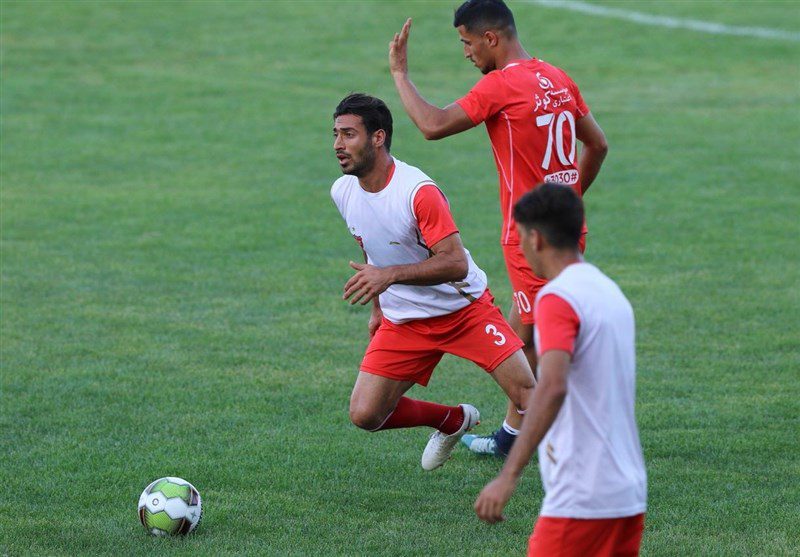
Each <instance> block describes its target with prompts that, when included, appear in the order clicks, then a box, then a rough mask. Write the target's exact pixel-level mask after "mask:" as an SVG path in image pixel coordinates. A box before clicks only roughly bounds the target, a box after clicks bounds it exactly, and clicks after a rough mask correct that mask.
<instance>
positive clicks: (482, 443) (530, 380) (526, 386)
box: [462, 349, 536, 457]
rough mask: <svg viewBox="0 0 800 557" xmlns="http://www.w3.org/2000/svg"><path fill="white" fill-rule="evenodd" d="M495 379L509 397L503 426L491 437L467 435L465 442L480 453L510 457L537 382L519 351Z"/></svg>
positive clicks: (495, 373) (504, 364)
mask: <svg viewBox="0 0 800 557" xmlns="http://www.w3.org/2000/svg"><path fill="white" fill-rule="evenodd" d="M492 378H493V379H494V380H495V381H497V384H498V385H500V387H501V388H502V389H503V391H504V392H505V393H506V396H507V397H508V407H507V410H506V417H505V419H504V420H503V425H502V426H500V427H499V428H498V429H497V430H496V431H494V432H493V433H492V434H491V435H483V436H477V435H465V436H464V437H462V441H463V443H464V444H465V445H466V446H467V447H468V448H469V450H470V451H472V452H474V453H476V454H487V455H494V456H503V457H504V456H506V455H507V454H508V453H509V451H510V450H511V447H512V446H513V445H514V441H515V440H516V438H517V435H519V430H520V428H521V426H522V417H523V415H524V414H525V410H526V406H527V401H528V400H529V397H530V393H531V391H532V390H533V388H534V386H535V385H536V382H535V380H534V377H533V372H532V371H531V368H530V366H529V365H528V360H527V358H526V356H525V352H524V350H522V349H520V350H517V352H515V353H514V354H512V355H511V356H510V357H509V358H508V359H507V360H505V361H504V362H503V363H502V364H500V365H499V366H497V368H496V369H495V370H494V371H493V372H492Z"/></svg>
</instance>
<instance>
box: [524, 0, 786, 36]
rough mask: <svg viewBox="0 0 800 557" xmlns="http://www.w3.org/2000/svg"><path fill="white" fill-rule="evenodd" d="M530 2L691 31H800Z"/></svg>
mask: <svg viewBox="0 0 800 557" xmlns="http://www.w3.org/2000/svg"><path fill="white" fill-rule="evenodd" d="M525 1H526V2H528V3H529V4H537V5H539V6H544V7H547V8H558V9H562V10H570V11H573V12H580V13H584V14H590V15H596V16H600V17H609V18H614V19H624V20H627V21H633V22H635V23H641V24H643V25H652V26H655V27H668V28H670V29H689V30H691V31H698V32H700V33H711V34H714V35H737V36H740V37H757V38H759V39H777V40H783V41H794V42H797V41H800V32H796V31H783V30H781V29H772V28H769V27H737V26H733V25H724V24H722V23H715V22H713V21H701V20H699V19H685V18H680V17H669V16H663V15H652V14H646V13H643V12H636V11H633V10H624V9H622V8H610V7H607V6H598V5H596V4H590V3H588V2H579V1H573V0H525Z"/></svg>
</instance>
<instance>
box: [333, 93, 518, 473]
mask: <svg viewBox="0 0 800 557" xmlns="http://www.w3.org/2000/svg"><path fill="white" fill-rule="evenodd" d="M333 118H334V125H333V135H334V143H333V148H334V150H335V152H336V158H337V159H338V160H339V166H340V168H341V170H342V173H343V174H344V176H342V177H341V178H339V179H338V180H336V182H334V184H333V187H332V188H331V197H333V201H334V203H335V204H336V207H337V208H338V209H339V212H340V213H341V215H342V217H343V218H344V220H345V222H346V223H347V227H348V229H349V230H350V233H351V234H352V235H353V237H354V238H355V240H356V242H358V244H359V246H361V248H362V249H363V251H364V254H365V261H366V263H363V264H361V263H354V262H352V261H351V262H350V266H351V267H352V268H353V269H355V271H356V272H355V274H354V275H353V276H352V277H351V278H350V280H348V281H347V283H346V284H345V285H344V296H343V297H344V299H347V300H349V301H350V303H351V304H355V303H360V304H362V305H364V304H367V303H369V302H370V301H371V302H372V314H371V316H370V318H369V323H368V329H369V334H370V337H371V340H370V343H369V346H368V347H367V350H366V354H365V355H364V359H363V360H362V362H361V367H360V371H359V374H358V378H357V379H356V383H355V386H354V387H353V393H352V396H351V398H350V419H351V421H352V422H353V423H354V424H355V425H356V426H358V427H360V428H362V429H366V430H367V431H379V430H385V429H393V428H401V427H417V426H429V427H432V428H434V429H435V430H436V431H434V432H433V434H432V435H431V437H430V440H429V441H428V444H427V446H426V447H425V451H424V452H423V454H422V467H423V468H424V469H425V470H433V469H435V468H437V467H439V466H441V465H442V464H443V463H444V462H445V461H446V460H447V459H448V458H449V457H450V454H451V452H452V450H453V448H454V446H455V445H456V443H458V440H459V439H460V438H461V436H462V435H464V433H465V432H466V431H469V430H470V429H471V428H472V427H473V426H475V425H476V424H477V423H478V420H479V413H478V410H477V409H476V408H475V407H474V406H472V405H469V404H460V405H459V406H446V405H442V404H434V403H432V402H425V401H421V400H415V399H412V398H409V397H406V396H404V395H405V392H406V391H408V389H410V388H411V387H412V386H413V385H414V384H420V385H423V386H424V385H426V384H427V383H428V381H429V379H430V377H431V373H432V372H433V369H434V367H436V365H437V364H438V363H439V360H440V359H441V358H442V355H443V354H444V353H450V354H455V355H457V356H461V357H463V358H467V359H469V360H471V361H473V362H475V363H476V364H477V365H479V366H480V367H482V368H483V369H485V370H486V371H487V372H488V373H489V374H490V375H491V377H492V378H493V379H494V380H495V381H496V382H497V383H498V384H499V385H500V387H502V389H503V390H504V391H505V392H506V394H507V395H508V398H509V400H510V401H511V403H512V404H513V406H514V408H515V409H517V410H519V411H522V410H523V409H524V407H525V402H526V401H527V400H528V394H529V392H530V390H531V389H532V388H533V384H534V379H533V373H532V371H531V368H530V366H529V364H528V361H527V359H526V358H525V355H524V353H523V352H522V349H521V348H522V341H521V340H520V339H519V338H518V337H517V336H516V334H514V331H513V330H512V329H511V327H510V326H509V325H508V323H506V321H505V319H504V318H503V316H502V314H501V313H500V310H499V309H498V308H497V307H496V306H495V305H494V304H493V303H492V302H493V298H492V295H491V293H490V292H489V290H488V288H487V287H486V274H485V273H484V272H483V271H482V270H481V269H480V268H479V267H478V266H477V265H475V262H474V261H473V260H472V257H471V256H470V254H469V252H468V251H467V250H466V249H464V246H463V245H462V243H461V238H460V236H459V233H458V229H457V228H456V225H455V223H454V222H453V217H452V215H451V214H450V209H449V206H448V203H447V199H446V198H445V197H444V194H443V193H442V191H441V190H440V189H439V188H438V187H437V186H436V184H435V183H434V181H433V180H431V178H429V177H428V176H427V175H425V174H424V173H423V172H422V171H421V170H419V169H418V168H414V167H413V166H410V165H408V164H406V163H404V162H402V161H400V160H397V159H395V158H394V157H392V155H391V154H390V148H391V143H392V115H391V113H390V112H389V109H388V108H387V107H386V104H384V102H383V101H381V100H380V99H377V98H375V97H371V96H367V95H363V94H352V95H349V96H347V97H345V98H344V99H343V100H342V101H341V102H340V103H339V106H337V107H336V111H335V113H334V115H333Z"/></svg>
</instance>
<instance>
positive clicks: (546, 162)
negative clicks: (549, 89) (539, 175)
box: [536, 110, 575, 170]
mask: <svg viewBox="0 0 800 557" xmlns="http://www.w3.org/2000/svg"><path fill="white" fill-rule="evenodd" d="M565 122H568V123H569V131H570V134H569V135H570V137H571V138H572V144H571V145H570V147H569V155H567V153H565V152H564V123H565ZM553 124H555V126H554V125H553ZM536 125H537V126H538V127H540V128H542V127H544V126H548V128H547V148H546V149H545V151H544V157H543V158H542V168H543V169H545V170H547V169H549V168H550V162H551V159H552V158H553V142H554V141H555V144H556V153H557V154H558V160H559V162H561V164H562V165H564V166H569V165H572V163H574V162H575V116H573V115H572V112H570V111H569V110H565V111H564V112H561V113H560V114H559V115H558V118H556V115H555V114H553V113H550V114H542V115H541V116H537V117H536ZM553 128H555V133H554V130H553Z"/></svg>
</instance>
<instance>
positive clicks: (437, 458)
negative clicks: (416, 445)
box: [422, 404, 481, 471]
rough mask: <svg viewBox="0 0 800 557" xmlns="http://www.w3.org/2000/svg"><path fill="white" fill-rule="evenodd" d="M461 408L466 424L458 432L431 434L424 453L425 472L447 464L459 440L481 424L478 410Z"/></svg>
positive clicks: (464, 406)
mask: <svg viewBox="0 0 800 557" xmlns="http://www.w3.org/2000/svg"><path fill="white" fill-rule="evenodd" d="M459 406H460V407H461V409H462V410H463V411H464V423H463V424H461V428H460V429H459V430H458V431H456V432H455V433H453V434H451V435H447V434H445V433H442V432H441V431H434V432H433V433H431V438H430V439H428V444H427V445H426V446H425V450H424V451H423V452H422V468H423V469H424V470H429V471H430V470H435V469H436V468H438V467H439V466H441V465H442V464H444V463H445V462H447V459H448V458H450V455H451V454H452V453H453V448H454V447H455V446H456V444H457V443H458V440H459V439H461V437H462V436H463V435H464V434H465V433H466V432H468V431H469V430H470V429H472V428H473V427H475V426H476V425H478V423H479V422H480V419H481V414H480V412H478V409H477V408H475V407H474V406H472V405H471V404H459Z"/></svg>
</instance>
